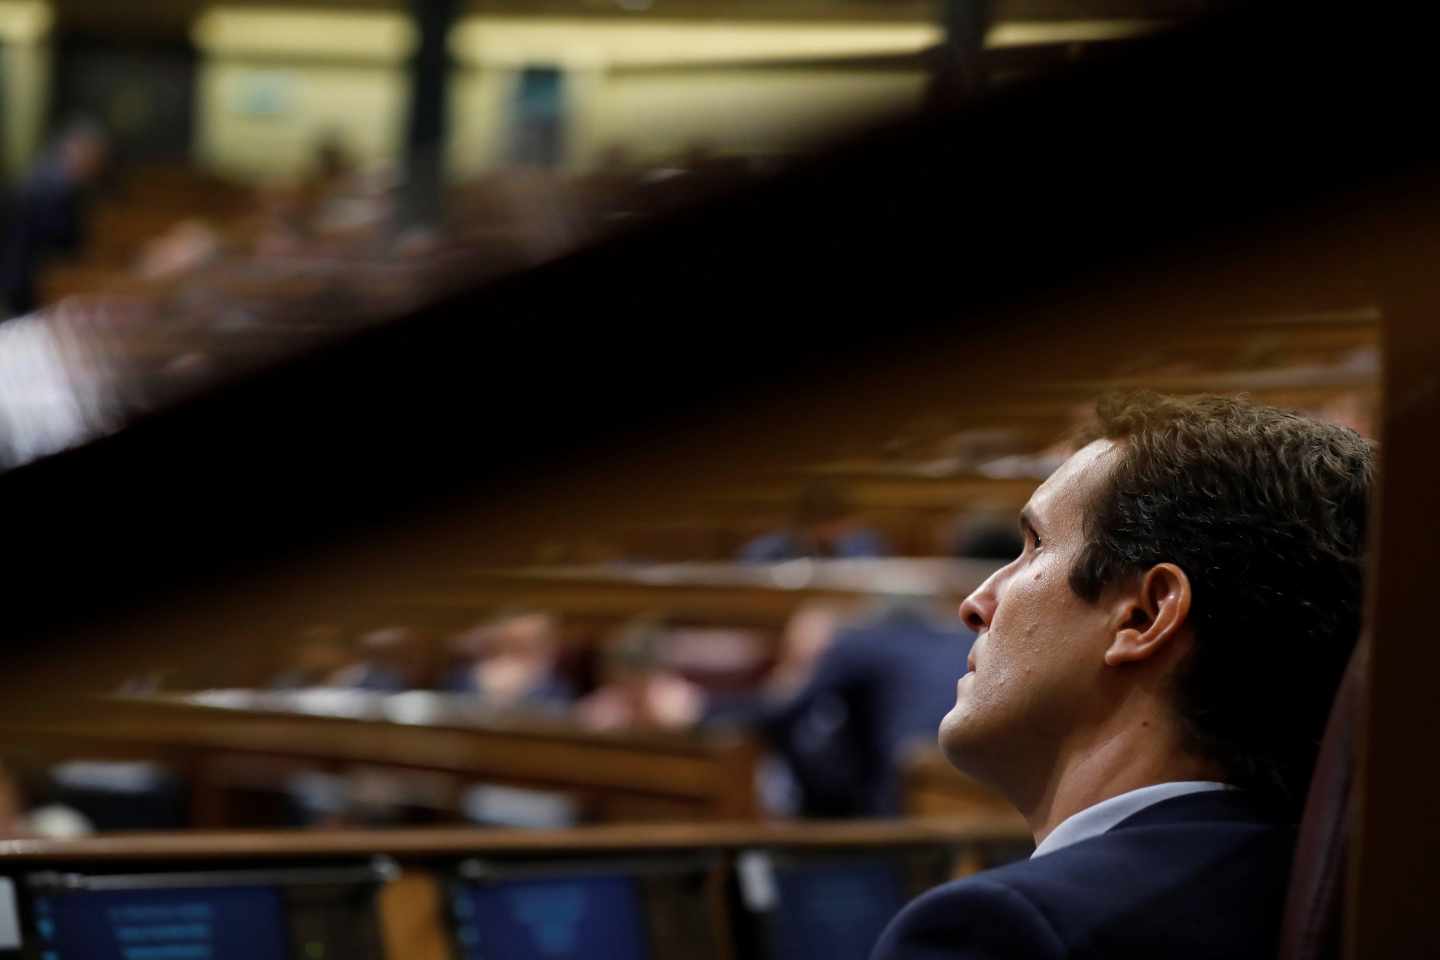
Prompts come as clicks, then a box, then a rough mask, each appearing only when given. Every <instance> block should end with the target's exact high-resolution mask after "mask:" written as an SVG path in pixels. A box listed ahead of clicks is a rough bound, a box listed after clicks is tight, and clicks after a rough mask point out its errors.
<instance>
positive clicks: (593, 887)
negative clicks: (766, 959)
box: [450, 858, 724, 960]
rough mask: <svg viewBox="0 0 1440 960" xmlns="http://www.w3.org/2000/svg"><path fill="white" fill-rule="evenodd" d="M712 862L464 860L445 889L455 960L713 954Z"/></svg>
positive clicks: (717, 952)
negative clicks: (456, 874) (447, 888)
mask: <svg viewBox="0 0 1440 960" xmlns="http://www.w3.org/2000/svg"><path fill="white" fill-rule="evenodd" d="M722 878H723V874H722V873H721V871H720V869H719V864H718V861H717V862H713V863H712V862H707V861H704V860H700V859H689V858H678V859H677V858H669V859H663V858H656V859H653V860H649V859H639V860H624V861H616V860H611V861H601V860H596V861H559V862H547V863H531V864H519V863H497V862H493V861H490V862H486V861H469V862H467V863H465V864H464V865H462V867H461V869H460V871H459V874H458V876H457V877H456V878H455V880H454V882H453V883H452V885H451V896H450V911H451V918H452V921H453V930H454V934H455V941H456V944H457V947H458V950H459V954H460V957H461V958H462V960H497V958H504V960H671V958H675V960H679V958H682V957H683V958H686V960H690V958H705V957H707V956H713V957H720V956H723V955H724V954H723V953H722V951H721V946H720V943H721V938H723V936H724V934H723V932H721V931H718V930H716V928H715V918H716V916H717V915H718V914H717V912H716V909H715V906H716V901H717V898H719V897H722V896H723V879H722Z"/></svg>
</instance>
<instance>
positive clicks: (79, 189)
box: [0, 122, 109, 320]
mask: <svg viewBox="0 0 1440 960" xmlns="http://www.w3.org/2000/svg"><path fill="white" fill-rule="evenodd" d="M108 143H109V141H108V140H107V138H106V136H105V133H104V131H103V130H101V129H100V128H99V127H98V126H96V125H94V124H92V123H89V122H76V123H74V124H72V125H71V126H69V127H68V128H66V129H65V131H64V132H63V133H61V135H60V136H59V137H58V138H57V139H56V141H55V143H54V145H53V146H52V147H51V148H50V149H49V150H48V151H46V153H45V155H44V156H43V157H42V158H41V160H40V162H39V163H38V164H36V166H35V169H34V170H33V171H32V172H31V174H30V175H29V176H28V177H27V178H26V179H25V182H24V183H23V184H22V185H21V186H20V188H19V189H18V190H17V191H16V194H15V197H14V198H13V199H12V200H11V202H10V203H9V204H8V205H7V206H8V207H9V209H8V210H7V211H6V217H5V219H6V220H8V223H4V224H3V230H0V320H4V319H5V318H6V317H7V316H10V315H11V314H14V315H20V314H24V313H29V312H30V311H32V310H34V309H35V308H36V307H37V306H38V305H39V304H38V302H37V294H36V283H37V281H38V280H39V277H40V273H41V271H42V270H43V269H44V268H45V266H46V265H47V264H48V263H50V262H51V261H52V260H53V259H54V258H55V257H56V256H61V255H66V254H73V253H75V252H77V251H78V250H79V249H80V247H81V245H82V244H83V242H84V232H85V231H84V227H85V223H84V205H85V199H86V196H85V195H86V192H87V191H88V189H89V187H90V185H91V184H92V183H94V182H95V180H96V178H98V177H99V176H100V173H101V171H102V170H103V169H104V166H105V159H106V156H107V153H108V149H109V148H108ZM7 308H8V310H7Z"/></svg>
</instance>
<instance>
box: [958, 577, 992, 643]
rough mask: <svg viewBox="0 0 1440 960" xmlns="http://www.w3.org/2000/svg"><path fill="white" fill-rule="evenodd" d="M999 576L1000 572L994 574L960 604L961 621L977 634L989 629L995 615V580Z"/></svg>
mask: <svg viewBox="0 0 1440 960" xmlns="http://www.w3.org/2000/svg"><path fill="white" fill-rule="evenodd" d="M998 575H999V571H998V570H997V571H996V572H995V573H992V574H991V575H990V576H989V577H988V578H987V579H986V580H985V582H984V583H982V584H980V586H978V587H976V588H975V592H974V593H972V594H970V596H968V597H966V598H965V599H964V601H962V602H961V604H960V619H961V620H962V621H963V622H964V624H965V626H967V627H969V628H970V629H971V630H973V631H975V632H976V633H980V632H981V631H983V630H985V629H987V628H989V626H990V619H991V617H993V616H994V615H995V578H996V577H997V576H998Z"/></svg>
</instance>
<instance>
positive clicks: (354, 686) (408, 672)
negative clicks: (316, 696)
mask: <svg viewBox="0 0 1440 960" xmlns="http://www.w3.org/2000/svg"><path fill="white" fill-rule="evenodd" d="M356 648H357V650H356V652H357V654H358V655H359V660H357V661H356V662H355V663H352V664H349V665H348V666H345V667H342V668H340V669H339V670H338V671H336V672H335V673H334V674H332V675H330V677H328V678H327V680H326V684H325V685H326V686H332V687H344V688H346V689H349V690H373V691H376V692H379V693H399V692H400V691H402V690H417V689H421V688H423V687H424V686H425V685H426V684H425V680H426V679H427V677H426V675H427V673H428V672H429V651H428V650H427V649H426V644H425V641H424V638H423V637H421V635H420V633H419V632H418V631H417V630H415V629H414V628H412V627H404V626H388V627H382V628H381V629H379V630H371V631H370V632H369V633H367V634H364V635H363V636H362V637H361V638H360V640H359V642H358V643H357V644H356Z"/></svg>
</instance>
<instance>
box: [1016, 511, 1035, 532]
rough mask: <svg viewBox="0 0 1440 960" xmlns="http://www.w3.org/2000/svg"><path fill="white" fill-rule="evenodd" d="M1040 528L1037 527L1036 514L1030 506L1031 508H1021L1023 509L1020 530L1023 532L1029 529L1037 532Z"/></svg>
mask: <svg viewBox="0 0 1440 960" xmlns="http://www.w3.org/2000/svg"><path fill="white" fill-rule="evenodd" d="M1038 529H1039V528H1038V527H1036V525H1035V514H1033V513H1031V512H1030V508H1029V507H1026V508H1025V509H1023V510H1021V511H1020V530H1021V531H1022V532H1027V531H1028V532H1029V533H1035V532H1037V531H1038Z"/></svg>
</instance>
